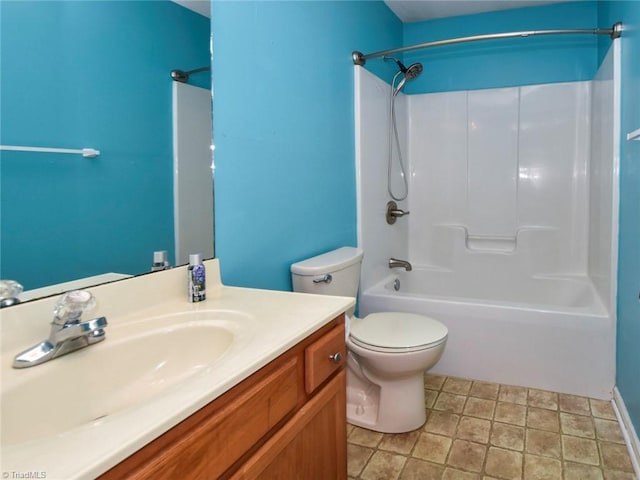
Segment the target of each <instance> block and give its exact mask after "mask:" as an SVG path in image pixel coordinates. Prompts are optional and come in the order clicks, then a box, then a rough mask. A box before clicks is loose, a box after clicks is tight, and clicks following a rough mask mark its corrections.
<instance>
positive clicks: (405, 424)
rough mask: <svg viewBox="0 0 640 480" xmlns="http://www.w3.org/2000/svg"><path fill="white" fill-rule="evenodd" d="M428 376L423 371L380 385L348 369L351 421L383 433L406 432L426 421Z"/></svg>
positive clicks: (348, 409)
mask: <svg viewBox="0 0 640 480" xmlns="http://www.w3.org/2000/svg"><path fill="white" fill-rule="evenodd" d="M426 418H427V417H426V411H425V400H424V376H423V373H422V372H420V373H418V374H414V375H411V376H407V377H404V378H400V379H394V380H386V381H382V382H380V384H379V385H376V384H374V383H371V382H366V381H364V380H363V379H361V378H358V376H356V375H355V374H354V373H353V372H352V371H350V369H348V371H347V422H349V423H351V424H352V425H357V426H359V427H362V428H366V429H368V430H373V431H376V432H382V433H404V432H410V431H412V430H417V429H419V428H421V427H422V426H423V425H424V423H425V421H426Z"/></svg>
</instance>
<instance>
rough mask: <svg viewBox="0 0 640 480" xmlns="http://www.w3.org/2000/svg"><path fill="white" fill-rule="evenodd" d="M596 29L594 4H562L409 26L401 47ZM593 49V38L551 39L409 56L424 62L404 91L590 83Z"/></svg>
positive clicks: (448, 48) (451, 48)
mask: <svg viewBox="0 0 640 480" xmlns="http://www.w3.org/2000/svg"><path fill="white" fill-rule="evenodd" d="M596 25H597V4H596V2H571V3H561V4H555V5H548V6H543V7H530V8H519V9H515V10H502V11H498V12H490V13H483V14H477V15H465V16H459V17H451V18H442V19H436V20H430V21H425V22H418V23H409V24H406V25H405V26H404V45H414V44H419V43H424V42H430V41H434V40H442V39H447V38H454V37H466V36H470V35H480V34H484V33H500V32H513V31H525V30H551V29H564V28H594V27H595V26H596ZM596 49H597V38H596V37H595V36H591V35H568V36H557V35H553V36H540V37H530V38H517V39H501V40H485V41H480V42H475V43H465V44H462V45H450V46H446V47H437V48H431V49H424V50H417V51H413V52H407V53H405V55H404V61H405V63H406V64H407V65H408V64H409V63H413V62H417V61H419V62H422V63H423V64H424V72H423V74H422V75H420V76H419V77H418V78H416V79H415V80H414V81H411V82H409V83H408V84H407V86H406V89H405V92H406V93H409V94H410V93H426V92H442V91H454V90H475V89H481V88H499V87H509V86H514V85H531V84H536V83H554V82H570V81H578V80H591V79H592V78H593V76H594V75H595V73H596V70H597V66H598V65H597V54H596ZM372 61H373V60H372Z"/></svg>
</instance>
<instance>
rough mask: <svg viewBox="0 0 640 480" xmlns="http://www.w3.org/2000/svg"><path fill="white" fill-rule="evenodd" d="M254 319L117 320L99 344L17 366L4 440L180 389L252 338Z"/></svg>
mask: <svg viewBox="0 0 640 480" xmlns="http://www.w3.org/2000/svg"><path fill="white" fill-rule="evenodd" d="M247 320H251V317H250V316H249V315H247V314H243V313H240V312H236V311H224V310H198V311H192V312H185V313H173V314H168V315H162V316H154V317H151V318H145V319H143V320H134V321H130V322H127V323H125V324H122V325H109V326H108V327H107V328H106V332H107V338H106V339H105V341H103V342H101V343H99V344H96V345H92V346H90V347H87V348H85V349H83V350H78V351H75V352H72V353H70V354H68V355H66V356H63V357H60V358H57V359H54V360H52V361H49V362H47V363H45V364H42V365H38V366H35V367H31V368H28V369H22V370H13V371H12V372H10V376H11V378H10V379H7V378H6V377H5V378H4V379H3V385H2V403H1V405H2V415H1V424H2V441H1V443H2V446H9V445H15V444H18V443H23V442H28V441H31V440H36V439H39V438H42V437H50V436H54V435H60V434H65V432H69V431H71V430H74V429H76V428H78V427H81V426H86V425H90V424H99V423H100V422H103V421H105V419H106V418H107V417H109V416H110V415H113V414H117V413H119V412H121V411H123V410H125V409H129V408H131V407H135V406H137V405H140V404H142V403H143V402H146V401H148V400H150V399H152V398H154V397H157V396H158V395H159V394H162V392H164V391H166V390H167V389H171V388H174V387H175V388H179V384H180V383H181V382H184V381H185V380H186V379H189V378H191V377H193V376H194V375H196V374H198V373H199V372H202V371H203V370H206V369H208V368H209V367H211V366H212V365H214V364H216V363H217V362H219V361H220V360H221V359H222V358H223V357H224V356H225V354H226V353H228V352H229V351H230V349H232V347H233V346H234V344H236V343H237V340H238V338H239V337H243V338H244V337H246V334H247V332H248V330H249V328H248V326H249V325H248V324H250V323H251V322H247ZM243 343H244V342H243ZM25 347H27V345H25Z"/></svg>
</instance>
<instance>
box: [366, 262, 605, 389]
mask: <svg viewBox="0 0 640 480" xmlns="http://www.w3.org/2000/svg"><path fill="white" fill-rule="evenodd" d="M396 287H397V290H396ZM359 311H360V315H361V316H365V315H367V314H369V313H373V312H382V311H387V312H388V311H399V312H413V313H420V314H423V315H427V316H430V317H433V318H436V319H438V320H440V321H441V322H443V323H444V324H445V325H446V326H447V328H448V329H449V338H448V341H447V346H446V349H445V352H444V355H443V356H442V358H441V360H440V361H439V362H438V364H437V365H436V366H435V367H434V368H433V369H432V370H431V372H432V373H436V374H442V375H452V376H456V377H463V378H470V379H475V380H484V381H489V382H497V383H503V384H508V385H522V386H528V387H533V388H540V389H545V390H552V391H556V392H563V393H570V394H575V395H584V396H589V397H592V398H599V399H607V400H608V399H611V396H612V391H613V387H614V383H615V321H614V318H613V317H612V316H611V315H610V314H609V313H608V312H607V311H606V309H605V307H604V306H603V304H602V302H601V300H600V298H599V297H598V295H597V293H596V290H595V288H594V286H593V284H592V283H591V281H590V279H589V278H588V277H558V276H549V277H528V278H518V279H514V278H513V277H512V276H510V275H500V274H498V273H497V272H489V273H488V274H487V275H486V277H485V278H478V277H477V276H476V277H473V276H471V275H460V274H456V273H455V272H451V271H440V270H433V269H428V268H414V270H413V271H410V272H397V273H395V272H394V274H393V275H390V276H388V277H387V278H385V279H384V280H382V281H381V282H379V283H377V284H375V285H373V286H372V287H370V288H368V289H366V290H365V291H362V292H361V293H360V296H359Z"/></svg>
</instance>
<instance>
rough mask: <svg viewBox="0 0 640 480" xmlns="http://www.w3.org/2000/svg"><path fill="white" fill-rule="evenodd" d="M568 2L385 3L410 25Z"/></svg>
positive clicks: (443, 0)
mask: <svg viewBox="0 0 640 480" xmlns="http://www.w3.org/2000/svg"><path fill="white" fill-rule="evenodd" d="M566 1H571V0H385V1H384V3H386V4H387V6H388V7H389V8H390V9H391V10H393V13H395V14H396V15H397V16H398V18H399V19H400V20H402V21H403V22H405V23H408V22H421V21H423V20H432V19H434V18H443V17H456V16H458V15H471V14H474V13H481V12H492V11H496V10H509V9H511V8H522V7H532V6H539V5H548V4H550V3H560V2H566Z"/></svg>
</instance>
